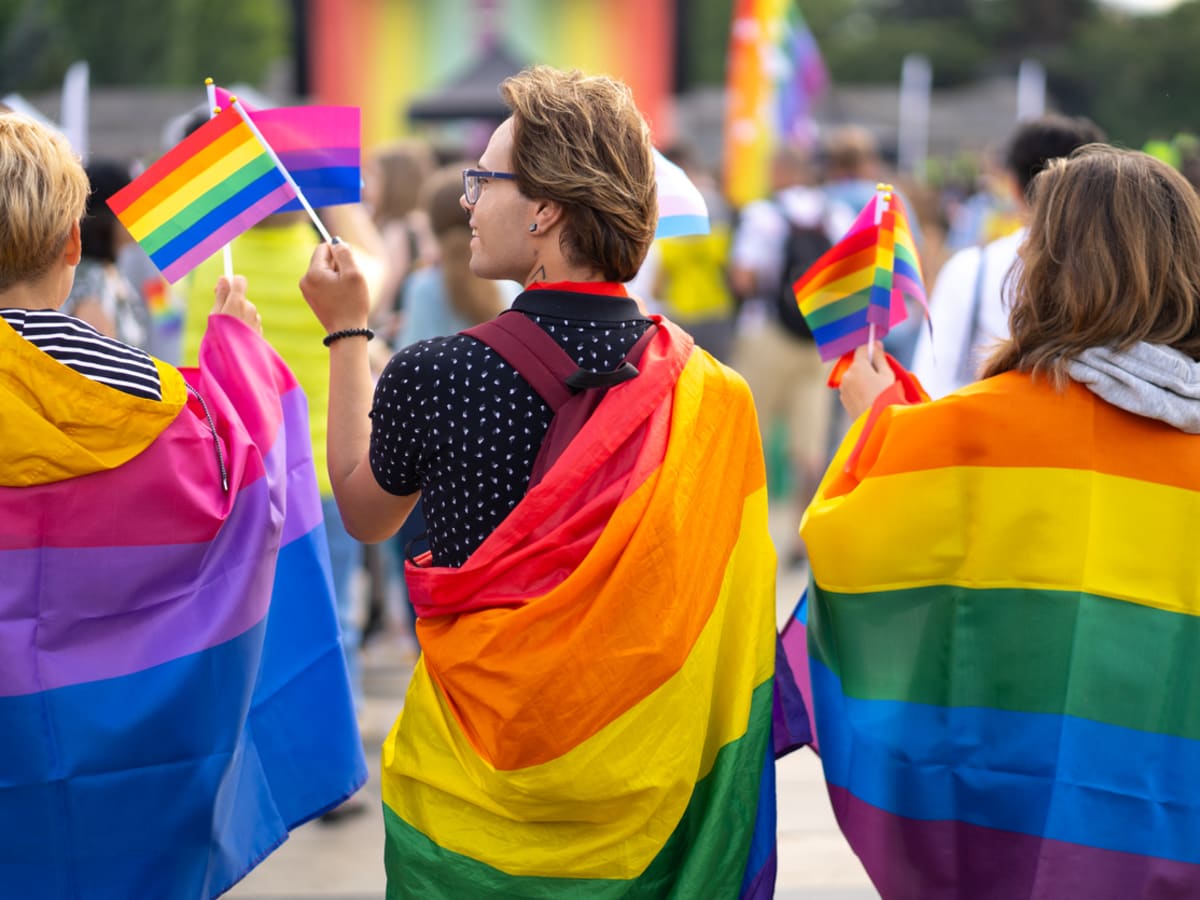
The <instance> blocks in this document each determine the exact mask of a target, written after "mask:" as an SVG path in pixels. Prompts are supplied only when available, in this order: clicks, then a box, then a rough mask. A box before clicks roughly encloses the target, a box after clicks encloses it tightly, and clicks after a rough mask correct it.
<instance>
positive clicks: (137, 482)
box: [0, 316, 366, 900]
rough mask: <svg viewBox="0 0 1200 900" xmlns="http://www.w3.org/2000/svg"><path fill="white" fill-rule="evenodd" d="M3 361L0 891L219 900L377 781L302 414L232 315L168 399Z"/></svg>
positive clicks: (33, 353) (274, 359) (281, 374)
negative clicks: (291, 839)
mask: <svg viewBox="0 0 1200 900" xmlns="http://www.w3.org/2000/svg"><path fill="white" fill-rule="evenodd" d="M0 358H3V359H4V360H5V366H4V372H5V378H4V380H3V382H0V431H2V432H3V433H4V434H6V435H19V436H20V437H19V438H18V439H15V440H6V441H4V442H0V572H3V577H2V578H0V735H2V736H3V739H2V740H0V895H3V896H4V897H37V898H64V900H66V898H79V897H88V898H114V900H115V898H134V897H136V898H143V897H144V898H151V897H155V898H157V897H164V898H165V897H181V898H182V897H187V898H208V897H215V896H217V895H218V894H221V893H222V892H224V891H226V890H227V889H229V887H231V886H232V885H233V884H234V883H235V882H237V881H238V880H239V879H240V878H242V877H243V876H244V875H245V874H246V873H247V872H248V871H249V870H250V869H251V868H252V867H253V866H255V865H256V864H257V863H258V862H260V861H261V860H262V859H263V858H264V857H265V856H267V854H269V853H270V852H271V851H272V850H273V849H275V847H277V846H278V845H279V844H281V843H282V842H283V841H284V840H286V838H287V835H288V831H289V829H291V828H294V827H296V826H297V825H299V824H300V823H302V822H304V821H306V820H308V819H310V818H312V817H313V816H315V815H318V814H319V813H321V812H322V811H324V810H326V809H328V808H330V807H332V806H334V805H336V804H337V803H339V802H340V801H341V800H342V799H344V798H345V797H347V796H348V795H349V794H351V793H353V791H354V790H355V789H356V788H357V787H358V786H359V785H361V784H362V782H363V780H364V778H365V775H366V770H365V765H364V760H363V756H362V745H361V742H360V739H359V736H358V732H357V728H356V726H355V721H354V713H353V708H352V704H351V700H350V692H349V687H348V680H347V677H346V671H345V661H344V659H343V656H342V651H341V646H340V643H339V640H338V632H337V624H336V619H335V615H334V608H333V602H332V599H331V597H332V592H331V586H330V579H329V560H328V550H327V547H326V543H325V534H324V526H323V524H322V517H321V507H320V501H319V497H318V494H317V485H316V480H315V477H314V473H313V467H312V458H311V450H310V446H309V440H308V426H307V409H306V405H305V399H304V395H303V394H302V393H301V391H300V389H299V388H298V386H297V385H296V382H295V380H294V378H293V377H292V375H291V373H290V372H289V371H288V369H287V368H286V366H284V364H283V362H282V361H281V360H280V359H279V357H278V356H277V355H276V354H275V353H274V351H272V350H271V349H270V347H268V346H267V344H266V343H265V342H264V341H263V340H262V339H261V338H260V337H258V336H257V335H256V334H254V333H253V332H252V331H250V329H248V328H247V327H246V326H245V325H244V324H243V323H241V322H240V321H237V320H236V319H233V318H231V317H228V316H214V317H213V318H212V319H211V320H210V323H209V329H208V333H207V335H206V337H205V339H204V343H203V344H202V345H201V351H200V368H199V369H198V370H193V371H187V372H185V373H184V374H183V375H181V374H180V372H179V371H178V370H176V369H173V368H171V367H170V366H167V365H166V364H164V363H158V368H159V375H160V378H161V381H162V386H163V400H162V402H161V403H157V402H153V401H148V400H143V399H140V398H136V397H132V396H130V395H127V394H124V393H121V392H120V391H116V390H114V389H112V388H109V387H106V386H104V385H100V384H98V383H96V382H92V381H90V380H88V379H87V378H85V377H83V376H82V375H79V374H78V373H76V372H74V371H73V370H71V369H68V368H66V367H65V366H62V365H61V364H59V363H57V362H55V361H54V360H52V359H51V358H50V357H48V356H46V355H45V354H43V353H41V351H39V350H37V349H36V348H35V347H33V346H32V345H31V344H29V343H27V342H26V341H25V340H24V339H22V338H21V337H20V336H18V335H17V334H16V333H15V332H14V331H13V330H12V329H11V328H9V327H8V326H7V325H5V324H3V323H2V322H0ZM185 378H186V382H185ZM201 398H203V399H202V400H201ZM210 417H211V418H210ZM81 423H86V426H83V425H81ZM223 484H224V485H227V487H223Z"/></svg>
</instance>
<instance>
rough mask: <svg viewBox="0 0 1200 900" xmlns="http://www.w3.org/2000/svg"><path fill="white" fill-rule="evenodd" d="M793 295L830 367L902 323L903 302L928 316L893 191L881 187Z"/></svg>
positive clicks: (918, 269) (920, 279) (917, 268)
mask: <svg viewBox="0 0 1200 900" xmlns="http://www.w3.org/2000/svg"><path fill="white" fill-rule="evenodd" d="M792 289H793V290H794V291H795V292H796V302H797V303H798V304H799V305H800V312H802V313H803V314H804V320H805V321H806V322H808V325H809V327H810V328H811V329H812V332H813V338H814V339H815V340H816V342H817V348H818V349H819V350H820V353H821V359H823V360H826V361H828V360H831V359H837V358H838V357H839V356H842V355H843V354H845V353H849V352H851V351H853V350H854V349H855V348H856V347H861V346H862V345H863V344H866V343H868V342H870V341H871V340H872V339H877V338H882V337H883V336H884V335H885V334H887V333H888V331H889V329H891V328H893V327H895V326H896V325H898V324H899V323H901V322H903V321H904V320H905V319H906V318H907V317H908V307H907V306H906V305H905V302H904V298H905V297H911V298H913V299H914V300H917V301H918V302H919V303H920V304H921V305H922V306H925V307H926V309H927V310H928V304H927V302H926V299H925V282H924V278H923V276H922V275H921V260H920V258H919V257H918V256H917V247H916V244H915V243H914V242H913V237H912V230H911V229H910V228H909V226H908V214H907V213H906V211H905V209H904V202H903V201H902V200H901V199H900V196H899V194H897V193H896V192H895V191H894V190H893V189H892V186H891V185H887V184H881V185H879V188H878V190H877V191H876V192H875V196H874V197H873V198H871V202H870V203H868V204H867V205H866V207H864V208H863V211H862V212H860V213H859V214H858V218H857V219H855V220H854V224H853V225H851V226H850V230H849V231H848V232H847V233H846V236H845V237H844V238H842V239H841V240H840V241H838V242H837V243H836V244H835V245H834V246H833V247H831V248H830V249H829V250H828V251H827V252H826V253H825V255H824V256H822V257H821V258H820V259H818V260H817V261H816V262H815V263H813V265H812V267H811V268H810V269H809V270H808V271H807V272H805V273H804V275H803V276H802V277H801V278H800V279H798V280H797V281H796V283H795V284H794V285H793V286H792Z"/></svg>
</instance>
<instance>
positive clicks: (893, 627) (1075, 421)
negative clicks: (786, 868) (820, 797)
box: [784, 373, 1200, 900]
mask: <svg viewBox="0 0 1200 900" xmlns="http://www.w3.org/2000/svg"><path fill="white" fill-rule="evenodd" d="M862 426H863V420H860V422H859V423H858V425H857V426H856V429H855V430H853V431H852V432H851V434H850V435H849V436H848V437H847V439H846V441H845V443H844V444H843V447H842V450H841V451H840V452H839V454H838V457H837V458H836V459H835V460H834V463H833V465H832V466H831V467H830V470H829V473H828V475H827V476H826V481H825V483H824V484H823V485H822V486H821V488H820V490H819V492H818V495H817V497H816V499H815V501H814V502H813V504H812V506H811V507H810V508H809V510H808V513H807V516H806V519H805V521H804V523H803V525H802V531H801V533H802V534H803V536H804V539H805V542H806V544H807V546H808V549H809V555H810V558H811V562H812V572H813V577H812V584H811V587H810V608H809V610H808V618H807V623H806V626H807V632H808V634H807V645H806V647H805V644H804V643H802V642H800V641H795V640H792V641H789V639H788V636H787V634H786V633H785V639H784V642H785V644H787V645H788V650H789V652H790V653H791V654H792V662H793V664H795V663H796V662H797V658H796V657H797V655H799V654H800V653H801V652H802V651H803V650H804V649H807V653H808V660H807V662H808V668H809V670H810V672H811V694H812V704H813V706H814V708H815V715H816V730H817V733H818V736H819V738H820V748H821V756H822V761H823V764H824V769H825V777H826V779H827V781H828V787H829V794H830V797H831V799H832V801H833V808H834V811H835V813H836V815H837V819H838V822H839V824H840V826H841V828H842V831H843V832H844V834H845V835H846V837H847V839H848V840H849V842H850V844H851V845H852V846H853V847H854V849H855V851H856V852H857V853H858V855H859V857H860V858H861V859H862V861H863V864H864V865H865V867H866V869H867V871H868V873H869V874H870V876H871V879H872V880H873V882H874V883H875V886H876V887H877V888H878V890H879V892H880V894H881V896H882V897H883V898H885V900H896V898H914V900H915V898H921V900H950V898H962V897H980V898H990V897H996V898H1005V900H1025V898H1068V897H1070V898H1074V897H1087V898H1089V900H1128V898H1134V897H1137V898H1151V897H1155V898H1158V897H1194V896H1198V895H1200V775H1198V773H1200V691H1198V690H1197V689H1196V687H1195V682H1196V678H1195V674H1194V672H1195V660H1196V658H1197V655H1198V654H1200V556H1198V555H1197V552H1196V546H1195V538H1194V534H1195V531H1194V529H1195V523H1196V517H1197V511H1198V510H1200V453H1198V452H1197V438H1196V437H1195V436H1194V435H1187V434H1184V433H1182V432H1178V431H1176V430H1174V429H1173V428H1171V427H1170V426H1168V425H1165V424H1163V423H1161V422H1157V421H1153V420H1150V419H1145V418H1141V417H1138V416H1134V415H1132V414H1129V413H1126V412H1123V411H1121V410H1119V409H1117V408H1115V407H1113V406H1110V405H1108V404H1107V403H1105V402H1104V401H1102V400H1100V399H1099V398H1097V397H1096V396H1094V395H1093V394H1092V393H1090V392H1089V391H1088V390H1087V389H1086V388H1084V387H1082V386H1080V385H1078V384H1074V383H1072V384H1070V385H1069V386H1068V387H1067V389H1066V390H1065V392H1062V393H1059V392H1056V391H1055V390H1054V389H1053V388H1051V387H1050V386H1049V385H1048V384H1046V383H1045V382H1044V381H1042V382H1034V381H1033V380H1032V379H1030V378H1029V377H1028V376H1026V375H1022V374H1018V373H1009V374H1005V375H1001V376H998V377H996V378H991V379H988V380H986V381H983V382H980V383H978V384H974V385H971V386H969V387H967V388H965V389H963V390H961V391H959V392H957V393H956V394H953V395H951V396H949V397H947V398H944V399H942V400H939V401H937V402H935V403H930V404H923V405H920V406H912V407H895V406H893V407H889V408H887V409H886V410H885V411H884V412H883V414H882V415H881V416H880V417H879V419H878V421H877V422H876V424H875V425H874V427H873V428H871V430H870V431H869V432H868V433H866V434H865V435H864V434H862V433H860V432H861V429H862ZM855 447H857V448H859V451H860V452H859V455H858V459H857V462H856V463H854V464H852V465H847V462H848V458H849V454H850V453H851V449H852V448H855ZM801 617H802V614H801ZM802 624H803V623H799V622H798V623H797V624H796V625H795V626H794V628H795V629H797V637H799V636H800V634H799V630H801V628H802Z"/></svg>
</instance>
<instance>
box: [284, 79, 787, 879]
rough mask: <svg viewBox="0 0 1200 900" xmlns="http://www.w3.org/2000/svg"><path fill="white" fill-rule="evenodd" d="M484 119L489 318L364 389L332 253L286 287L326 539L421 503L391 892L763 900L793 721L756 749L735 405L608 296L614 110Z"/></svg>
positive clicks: (647, 229) (396, 758)
mask: <svg viewBox="0 0 1200 900" xmlns="http://www.w3.org/2000/svg"><path fill="white" fill-rule="evenodd" d="M501 94H502V96H503V97H504V98H505V101H506V102H507V103H508V105H509V107H510V108H511V109H512V110H513V114H512V116H511V117H510V118H509V119H508V120H506V121H505V122H504V123H503V124H502V125H501V126H500V127H499V128H498V129H497V130H496V131H495V133H494V134H493V135H492V137H491V140H490V141H489V143H488V146H487V148H486V149H485V150H484V153H483V155H482V157H481V158H480V163H479V168H478V169H467V170H466V171H465V172H464V173H463V198H462V205H463V208H464V210H465V214H466V215H467V216H468V217H469V222H470V226H471V228H472V231H473V235H474V237H473V239H472V241H471V270H472V272H473V273H475V274H476V275H478V276H482V277H486V278H493V279H512V280H515V281H519V282H520V283H522V284H523V285H524V286H525V291H524V292H523V293H522V294H521V295H520V296H519V297H518V298H517V299H516V301H515V302H514V304H513V309H512V310H509V311H507V312H504V313H502V314H501V315H500V316H499V317H497V318H496V319H494V320H492V321H491V322H489V323H485V324H484V325H482V326H477V327H476V328H474V329H472V330H470V331H468V332H464V333H462V334H458V335H452V336H449V337H444V338H436V339H433V340H429V341H423V342H420V343H418V344H415V345H413V346H412V347H409V348H406V349H405V350H402V351H401V352H400V353H398V354H397V355H396V356H394V357H393V358H392V360H391V362H390V363H389V364H388V366H387V368H386V370H385V371H384V373H383V375H382V376H381V377H380V379H379V382H378V385H377V386H375V387H374V388H373V387H372V383H371V378H370V370H369V366H368V358H367V347H366V340H362V338H366V339H368V340H369V339H370V337H371V334H370V332H369V330H368V329H367V328H366V323H367V315H368V308H369V299H368V297H367V292H366V290H365V289H364V287H363V283H362V277H361V275H360V274H359V273H358V271H357V269H356V267H355V264H354V256H353V254H352V253H351V251H350V250H349V249H348V248H347V247H346V246H345V245H344V244H337V243H334V244H323V245H321V246H320V247H319V248H318V249H317V251H316V253H315V254H314V257H313V260H312V264H311V267H310V269H309V272H308V273H307V274H306V275H305V277H304V279H303V280H302V282H301V290H302V291H303V292H304V295H305V298H306V299H307V300H308V302H309V304H310V306H312V308H313V310H314V312H315V313H316V315H317V317H318V319H320V321H321V322H322V324H323V325H324V326H325V328H326V330H327V331H328V332H329V335H328V337H327V338H326V339H325V340H326V342H327V343H328V344H329V345H330V347H331V363H330V365H331V390H330V412H329V417H330V428H329V433H330V435H331V438H334V439H335V440H334V441H331V444H330V448H329V465H330V475H331V478H332V481H333V487H334V494H335V496H336V498H337V501H338V507H339V509H340V511H341V513H342V516H343V518H344V519H345V521H346V524H347V527H348V528H349V529H350V531H351V532H352V533H354V534H355V535H356V536H357V537H359V538H360V539H362V540H380V539H382V538H385V537H387V536H389V535H391V534H393V533H394V532H395V531H396V529H397V528H398V527H399V525H400V524H401V523H402V522H403V521H404V518H405V517H406V516H407V514H408V512H409V510H411V509H412V506H413V504H414V503H415V501H416V498H417V496H418V494H419V495H420V496H421V498H422V504H423V506H424V509H425V515H426V522H427V526H428V529H429V542H430V549H429V551H428V552H427V553H424V554H415V553H414V558H413V560H412V561H410V563H409V565H408V570H407V573H406V574H407V579H408V586H409V594H410V598H411V599H412V601H413V605H414V607H415V608H416V610H417V613H418V615H419V621H418V623H417V635H418V638H419V639H420V642H421V647H422V650H423V656H422V658H421V660H420V662H419V663H418V665H417V667H416V670H415V672H414V674H413V678H412V681H411V683H410V686H409V690H408V695H407V698H406V700H405V704H404V709H403V712H402V713H401V715H400V717H399V719H398V720H397V722H396V724H395V726H394V728H393V730H392V733H391V735H390V736H389V737H388V740H387V742H386V744H385V745H384V748H383V799H384V818H385V825H386V831H387V839H386V849H385V862H386V866H387V874H388V896H389V897H391V898H398V897H421V898H430V897H463V896H470V897H516V896H519V897H547V898H549V897H561V896H568V895H569V896H573V897H625V896H646V897H662V896H695V897H700V896H703V897H737V896H747V897H769V896H771V895H772V893H773V890H774V874H775V857H774V851H775V805H774V802H775V792H774V758H773V744H772V736H773V734H775V735H777V736H778V735H781V734H783V729H782V725H783V721H784V718H785V717H784V715H783V714H784V713H786V712H787V711H788V710H787V709H786V708H784V706H783V704H782V703H781V704H780V709H779V710H778V712H779V715H780V719H781V723H780V724H781V727H780V729H775V728H774V727H773V719H774V718H775V716H776V713H777V710H776V703H775V699H774V669H775V649H776V631H775V612H774V603H775V599H774V593H775V586H774V579H775V557H774V551H773V549H772V547H771V543H770V539H769V536H768V533H767V497H766V485H765V477H764V467H763V456H762V448H761V446H760V443H759V440H758V428H757V424H756V422H755V415H754V407H753V403H752V401H751V398H750V394H749V391H748V389H747V387H746V385H745V382H744V381H742V379H741V378H740V377H739V376H737V375H736V374H735V373H733V372H732V371H730V370H729V369H726V368H725V367H723V366H721V365H720V364H719V363H717V362H716V361H715V360H713V359H712V357H710V356H709V355H708V354H707V353H705V352H703V351H702V350H700V349H699V348H696V347H695V346H694V345H693V342H692V340H691V338H690V337H689V336H688V335H687V334H685V333H684V332H682V331H681V330H680V329H679V328H678V327H676V326H675V325H673V324H672V323H670V322H668V321H665V320H663V319H662V318H660V317H653V316H650V317H648V316H646V315H644V313H643V312H642V310H641V308H640V307H639V304H638V303H637V302H636V301H635V300H634V299H633V298H631V297H629V296H628V295H627V294H626V292H625V289H624V287H623V283H624V282H626V281H628V280H630V279H631V278H632V277H633V275H634V274H636V272H637V269H638V267H639V266H640V265H641V263H642V260H643V258H644V257H645V254H646V251H647V249H648V247H649V245H650V242H651V240H652V239H653V236H654V232H655V225H656V209H657V204H656V191H655V167H654V161H653V157H652V153H651V145H650V137H649V129H648V128H647V126H646V123H645V121H644V119H643V118H642V116H641V114H640V113H639V112H638V110H637V108H636V106H635V105H634V103H633V100H632V97H631V96H630V92H629V90H628V88H626V87H625V86H624V85H621V84H619V83H618V82H615V81H612V80H611V79H608V78H599V77H584V76H582V75H580V74H579V73H578V72H559V71H557V70H553V69H549V68H545V67H535V68H533V69H530V70H526V71H525V72H523V73H521V74H519V75H517V76H515V77H513V78H511V79H509V80H507V81H505V82H504V83H503V85H502V86H501ZM372 395H373V397H374V400H373V401H372ZM368 412H369V413H370V415H369V417H368ZM790 724H791V726H792V730H791V731H789V732H788V733H789V734H790V735H796V734H797V733H800V732H803V734H802V735H801V738H802V739H804V738H807V722H806V721H800V720H793V721H792V722H791V723H790Z"/></svg>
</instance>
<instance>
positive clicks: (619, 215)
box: [500, 66, 658, 281]
mask: <svg viewBox="0 0 1200 900" xmlns="http://www.w3.org/2000/svg"><path fill="white" fill-rule="evenodd" d="M500 96H501V97H502V98H503V99H504V102H505V103H506V104H507V105H508V107H509V108H510V109H511V110H512V112H513V150H512V169H513V174H514V175H515V176H516V179H517V187H518V188H519V189H520V191H521V193H522V194H524V195H525V196H526V197H530V198H532V199H535V200H552V201H554V202H555V203H558V204H559V205H560V206H561V207H562V209H563V217H564V220H565V226H564V228H563V234H562V248H563V255H564V256H565V257H566V259H567V260H568V262H570V263H572V264H574V265H587V266H591V267H593V268H595V269H596V270H598V271H599V272H601V273H602V274H603V275H604V277H605V278H606V279H607V280H609V281H629V280H631V279H632V278H633V276H635V275H636V274H637V272H638V269H640V268H641V266H642V261H643V260H644V259H645V258H646V253H647V251H648V250H649V249H650V243H651V242H652V241H653V240H654V230H655V228H656V227H657V225H658V191H657V185H656V182H655V172H654V155H653V145H652V144H651V142H650V128H649V126H648V125H647V124H646V120H645V119H644V118H643V117H642V114H641V112H639V111H638V108H637V106H636V105H635V104H634V102H633V93H632V91H630V90H629V88H628V87H627V86H626V85H624V84H622V83H621V82H619V81H616V80H614V79H612V78H606V77H603V76H584V75H583V74H581V73H580V72H578V71H574V70H572V71H566V72H564V71H560V70H558V69H554V68H551V67H549V66H533V67H531V68H528V69H525V70H524V71H522V72H521V73H519V74H517V75H514V76H513V77H511V78H508V79H506V80H505V81H504V82H503V83H502V84H501V85H500Z"/></svg>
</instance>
